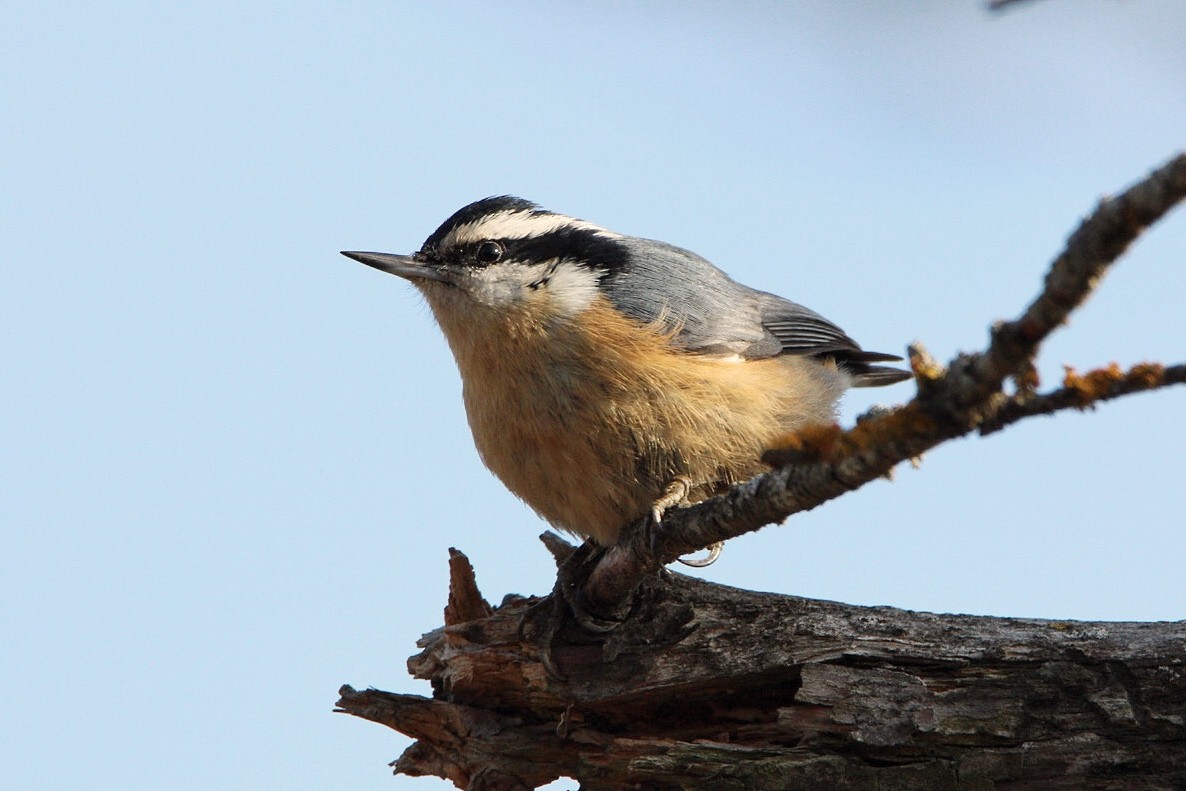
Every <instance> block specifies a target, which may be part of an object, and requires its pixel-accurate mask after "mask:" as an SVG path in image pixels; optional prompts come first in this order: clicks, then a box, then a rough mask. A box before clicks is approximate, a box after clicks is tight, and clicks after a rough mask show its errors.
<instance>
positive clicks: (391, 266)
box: [342, 250, 448, 283]
mask: <svg viewBox="0 0 1186 791" xmlns="http://www.w3.org/2000/svg"><path fill="white" fill-rule="evenodd" d="M342 255H344V256H346V257H347V258H353V259H354V260H355V261H359V262H361V263H364V264H366V265H367V266H373V267H374V268H375V269H378V270H379V271H380V272H386V273H387V274H389V275H399V276H400V277H402V278H406V279H408V280H439V281H441V282H442V283H445V282H448V278H447V277H446V276H445V273H444V272H442V271H440V270H439V269H437V268H436V267H432V266H429V265H427V264H424V263H422V262H420V261H417V260H416V259H415V258H413V257H412V256H410V255H392V254H391V253H356V252H351V251H349V250H343V251H342Z"/></svg>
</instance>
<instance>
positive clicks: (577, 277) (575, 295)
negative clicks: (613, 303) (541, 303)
mask: <svg viewBox="0 0 1186 791" xmlns="http://www.w3.org/2000/svg"><path fill="white" fill-rule="evenodd" d="M541 291H545V292H546V294H545V295H544V296H545V298H546V299H549V300H550V301H551V303H552V304H553V305H554V306H555V309H556V310H557V312H559V313H561V314H562V315H565V316H575V315H576V314H577V313H580V312H581V311H583V310H584V309H585V308H587V307H589V305H591V304H593V300H594V299H596V298H597V293H598V292H597V276H596V275H595V274H594V273H593V272H592V271H590V270H589V269H586V268H585V267H578V266H573V265H570V264H561V265H560V266H559V267H557V268H556V271H555V272H553V273H552V276H551V277H550V278H549V279H548V284H547V285H546V286H543V287H542V288H541Z"/></svg>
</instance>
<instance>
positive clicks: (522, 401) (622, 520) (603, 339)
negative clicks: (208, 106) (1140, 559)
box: [343, 196, 910, 546]
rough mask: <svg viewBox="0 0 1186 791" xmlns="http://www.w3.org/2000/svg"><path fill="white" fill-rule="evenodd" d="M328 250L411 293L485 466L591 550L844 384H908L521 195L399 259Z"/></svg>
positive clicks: (706, 480)
mask: <svg viewBox="0 0 1186 791" xmlns="http://www.w3.org/2000/svg"><path fill="white" fill-rule="evenodd" d="M343 255H346V256H349V257H350V258H353V259H355V260H357V261H361V262H362V263H364V264H368V265H369V266H373V267H375V268H376V269H379V270H382V271H384V272H389V273H391V274H393V275H399V276H400V277H403V278H406V279H408V280H410V281H411V282H412V283H413V285H415V286H416V287H417V288H418V289H419V290H420V291H421V293H423V294H424V297H425V298H426V299H427V301H428V304H429V306H430V307H431V308H432V312H433V315H434V316H435V317H436V320H437V322H438V323H439V324H440V326H441V329H442V330H443V331H444V333H445V337H446V339H447V340H448V343H449V346H450V348H451V349H452V351H453V356H454V357H455V359H456V361H457V366H458V368H459V369H460V372H461V379H462V382H463V395H464V401H465V408H466V414H467V415H468V418H469V424H470V428H471V429H472V431H473V435H474V442H475V443H476V445H477V448H478V452H479V454H480V455H481V457H482V461H483V462H485V464H486V466H487V467H489V468H490V470H491V471H492V472H493V473H494V474H495V475H496V476H498V478H499V479H500V480H501V481H502V482H503V483H504V484H505V485H506V486H507V488H509V489H510V490H511V491H512V492H514V493H515V494H516V495H518V496H519V497H520V498H522V499H523V500H524V501H525V502H526V503H527V504H528V505H530V506H531V507H532V508H533V509H535V511H536V512H537V513H538V514H539V515H540V516H542V517H543V518H544V519H546V520H547V521H548V522H550V523H551V524H552V525H554V526H555V527H558V528H561V529H563V530H566V531H568V532H571V533H574V534H576V535H578V536H582V537H587V538H591V539H592V540H593V541H594V542H596V543H597V544H599V545H602V546H609V545H612V544H613V543H615V542H616V541H617V540H618V537H619V535H620V534H621V532H622V529H623V528H624V527H626V526H627V525H629V524H632V523H634V522H637V521H639V520H641V519H643V518H645V517H647V516H648V515H650V514H653V515H654V517H655V518H656V520H657V519H658V517H659V516H661V514H662V511H663V509H664V508H666V507H668V506H670V505H674V504H677V503H681V504H682V503H690V502H696V501H699V500H702V499H705V498H706V497H709V496H712V495H713V494H716V493H718V492H720V491H722V490H723V489H724V488H726V487H728V486H729V485H730V484H733V483H735V482H738V481H743V480H746V479H748V478H750V477H752V476H754V475H756V474H758V473H760V472H763V471H764V470H766V469H767V466H766V465H765V464H763V463H762V461H761V456H762V453H763V451H764V450H766V449H767V448H769V447H770V446H771V445H772V444H773V443H774V442H775V441H776V440H777V439H778V438H779V437H782V436H784V435H786V434H787V433H789V432H794V431H796V430H798V429H801V428H803V427H804V426H807V425H810V424H813V423H831V422H833V421H835V419H836V406H837V403H838V401H839V399H840V396H841V394H842V393H843V392H844V390H845V389H847V388H848V387H852V386H855V387H875V386H881V385H889V384H893V383H895V382H900V381H902V380H904V379H908V378H909V377H910V374H909V373H907V372H906V371H902V370H899V369H897V368H892V367H887V366H882V365H878V364H877V363H881V362H886V361H892V360H898V359H901V358H899V357H897V356H895V355H892V354H882V353H878V352H866V351H864V350H862V349H861V347H860V346H859V345H858V344H857V343H856V342H855V341H854V340H853V339H852V338H850V337H848V335H846V334H845V333H844V331H843V330H841V329H840V328H839V327H837V326H836V325H835V324H833V323H832V322H830V321H828V320H827V319H825V318H824V317H822V316H820V315H819V314H818V313H815V312H814V311H811V310H809V309H807V308H805V307H803V306H802V305H798V304H796V303H794V302H790V301H788V300H786V299H783V298H782V297H778V296H775V295H774V294H769V293H767V292H765V291H758V290H756V289H752V288H749V287H748V286H744V285H741V284H740V283H737V282H736V281H734V280H732V279H731V278H730V277H729V276H728V275H726V274H725V273H724V272H722V271H721V270H720V269H718V268H717V267H715V266H713V265H712V264H711V263H709V262H708V261H706V260H705V259H703V258H701V257H700V256H698V255H696V254H695V253H692V252H689V251H687V250H683V249H681V248H678V247H674V246H672V245H669V244H665V243H663V242H657V241H652V240H649V239H640V238H637V237H633V236H625V235H623V234H619V233H614V232H613V231H609V230H606V229H604V228H601V227H599V226H596V225H593V224H592V223H588V222H585V221H583V220H578V219H575V218H573V217H567V216H565V215H563V214H555V213H553V212H549V211H545V210H544V209H541V208H539V207H538V206H536V205H535V204H533V203H530V202H528V201H525V200H522V199H520V198H513V197H505V196H504V197H494V198H486V199H484V200H480V201H477V202H476V203H471V204H470V205H468V206H466V207H465V208H463V209H461V210H460V211H458V212H457V213H455V214H454V215H453V216H452V217H450V218H449V219H447V220H445V222H444V224H442V225H441V227H439V228H438V229H437V230H436V231H434V232H433V234H432V235H431V236H429V237H428V239H427V240H426V241H425V242H424V245H423V246H422V247H421V248H420V250H419V252H416V253H414V254H412V255H390V254H386V253H362V252H344V253H343Z"/></svg>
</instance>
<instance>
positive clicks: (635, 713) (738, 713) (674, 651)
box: [338, 576, 1186, 791]
mask: <svg viewBox="0 0 1186 791" xmlns="http://www.w3.org/2000/svg"><path fill="white" fill-rule="evenodd" d="M454 585H455V586H456V585H457V577H456V576H454ZM465 587H467V588H469V589H471V590H472V591H473V592H474V593H475V594H476V591H477V587H476V585H474V584H473V583H472V579H471V580H470V581H469V582H467V583H465ZM456 595H457V594H456V587H455V592H454V594H453V595H451V600H452V599H453V598H455V597H456ZM478 598H479V599H480V596H479V597H478ZM530 603H531V600H525V599H512V600H510V601H508V602H507V603H504V604H503V606H502V607H500V608H498V609H497V610H494V611H493V613H492V614H491V615H490V616H489V617H484V618H479V619H476V620H473V621H465V622H457V623H452V624H449V625H446V626H445V627H443V628H441V629H438V630H436V631H434V632H431V633H429V634H427V635H425V636H424V638H423V639H422V640H421V641H420V645H421V646H422V647H423V649H424V650H423V651H422V652H421V653H420V654H418V655H416V656H414V657H412V658H411V659H410V660H409V662H408V666H409V669H410V670H411V671H412V673H413V675H415V676H416V677H418V678H424V679H428V680H430V681H431V682H432V685H433V689H434V697H435V698H436V699H435V700H427V699H423V698H417V697H416V696H410V695H394V694H391V693H387V692H379V691H376V690H368V691H365V692H356V691H355V690H354V689H352V688H350V687H343V688H342V690H341V695H342V698H341V700H340V701H339V702H338V705H339V707H340V710H342V711H345V712H348V713H350V714H354V715H356V716H359V717H364V718H366V719H369V720H373V721H375V722H379V723H382V724H384V725H387V726H389V727H392V728H395V729H396V730H399V731H402V732H404V733H407V734H409V735H411V736H413V737H415V738H417V739H419V740H420V741H418V742H417V743H416V744H415V745H413V746H412V747H411V748H409V749H408V751H407V752H406V753H405V754H404V755H403V756H402V757H401V758H400V759H399V760H398V761H396V762H395V764H394V766H395V767H396V771H397V772H404V773H407V774H413V775H419V774H432V775H437V776H440V777H445V778H448V779H449V780H451V781H453V782H454V783H455V784H456V785H457V786H458V787H460V788H471V789H491V788H498V789H526V788H532V787H535V786H537V785H541V784H544V783H547V782H549V781H551V780H553V779H555V778H557V777H559V776H562V775H566V776H569V777H575V778H577V779H578V780H580V782H581V788H582V789H583V791H599V790H600V789H620V788H647V789H659V790H662V789H677V788H711V789H739V790H740V789H756V790H760V789H786V788H795V789H801V790H802V791H813V790H814V789H820V790H821V791H822V790H823V789H827V790H828V791H832V790H833V789H872V788H895V789H900V790H901V791H909V790H910V789H926V790H927V791H943V790H944V789H977V790H979V789H993V788H1006V787H1007V788H1009V789H1013V790H1014V791H1020V790H1021V789H1035V790H1037V789H1041V790H1042V791H1046V790H1047V789H1071V788H1074V789H1103V788H1110V789H1138V788H1140V789H1171V788H1182V787H1186V622H1179V623H1150V624H1140V623H1084V622H1067V621H1040V620H1025V619H1008V618H985V617H972V616H959V615H928V614H923V613H912V612H907V611H904V610H897V609H893V608H889V607H853V606H848V605H842V604H836V603H832V602H821V601H810V600H807V599H799V598H795V597H789V596H777V595H774V594H766V593H753V592H748V591H741V590H737V589H734V588H727V587H724V586H721V585H714V584H711V583H707V582H703V581H699V580H695V579H690V578H686V577H680V576H675V577H673V578H671V579H667V580H659V579H650V580H648V581H647V582H646V583H644V585H643V590H642V595H641V596H640V597H639V604H638V607H639V610H638V611H636V612H635V613H634V614H633V616H632V617H631V618H630V619H629V620H627V622H626V623H625V624H624V625H623V626H622V627H621V629H619V630H617V631H615V632H614V633H613V634H611V635H609V636H605V637H602V638H597V639H591V638H590V637H589V636H588V635H581V634H572V635H568V637H570V638H572V640H571V641H564V642H563V643H562V644H559V645H558V646H557V647H556V649H555V654H554V656H553V660H554V661H555V662H556V663H557V665H558V666H559V667H560V669H561V670H562V671H563V675H564V679H563V680H561V679H559V678H557V677H553V676H551V675H549V673H548V672H547V671H546V669H545V667H544V666H543V665H542V664H541V661H540V655H539V652H538V651H537V650H536V647H535V646H532V645H530V644H525V643H524V642H523V641H522V640H521V639H520V635H519V623H520V620H521V618H522V617H523V614H524V612H525V610H526V609H527V608H528V605H529V604H530Z"/></svg>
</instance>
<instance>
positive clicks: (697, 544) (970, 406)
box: [582, 154, 1186, 613]
mask: <svg viewBox="0 0 1186 791" xmlns="http://www.w3.org/2000/svg"><path fill="white" fill-rule="evenodd" d="M1184 197H1186V154H1179V155H1177V156H1175V157H1174V158H1172V159H1171V160H1169V162H1167V163H1166V164H1165V165H1163V166H1162V167H1161V168H1159V169H1157V170H1155V171H1154V172H1152V173H1150V174H1149V175H1148V176H1147V177H1146V178H1144V179H1143V180H1141V181H1140V182H1138V183H1136V184H1135V185H1133V186H1132V187H1130V188H1129V189H1127V190H1125V191H1124V192H1123V193H1121V194H1120V195H1118V196H1116V197H1114V198H1104V199H1103V200H1101V201H1100V203H1099V205H1098V206H1097V207H1096V209H1095V211H1093V212H1092V213H1091V215H1090V216H1088V217H1087V218H1086V219H1085V220H1083V222H1082V223H1081V224H1080V225H1079V227H1078V228H1077V229H1076V230H1075V232H1074V233H1072V234H1071V236H1070V238H1069V239H1068V240H1067V244H1066V247H1065V249H1064V250H1063V252H1062V253H1061V254H1060V255H1059V256H1058V258H1056V259H1055V260H1054V262H1053V263H1052V264H1051V267H1050V271H1049V272H1048V274H1047V275H1046V280H1045V284H1044V287H1043V289H1042V291H1041V293H1040V294H1039V295H1038V296H1037V298H1036V299H1035V300H1034V301H1033V302H1032V303H1031V304H1030V305H1029V306H1028V307H1027V308H1026V309H1025V310H1024V311H1023V312H1022V314H1021V315H1020V316H1019V317H1018V318H1016V319H1014V320H1013V321H1008V322H998V323H997V324H996V325H994V327H993V329H992V332H991V340H990V343H989V346H988V348H987V349H986V350H985V351H983V352H980V353H978V354H961V355H959V356H958V357H956V359H954V360H953V361H952V362H951V363H950V364H949V365H948V366H947V367H944V366H942V365H940V364H939V363H937V362H936V361H935V360H934V359H933V358H932V357H931V356H930V354H929V353H927V352H926V350H925V349H924V348H923V347H922V346H921V345H920V344H914V345H913V346H911V348H910V363H911V367H912V369H913V371H914V374H915V379H916V382H917V385H918V392H917V395H916V396H915V397H914V398H913V399H912V400H911V401H910V402H909V403H907V404H904V405H902V406H900V407H897V408H895V409H892V410H888V411H886V412H884V413H883V414H880V415H878V416H876V417H873V418H870V419H869V420H866V421H863V422H860V423H858V424H857V426H855V427H854V428H852V429H850V430H848V431H842V430H840V429H839V428H838V427H835V426H830V427H829V426H820V427H814V428H811V429H808V430H806V431H803V432H799V433H798V434H797V435H794V436H791V437H787V438H786V440H785V442H784V443H783V444H782V445H781V446H780V447H777V448H774V449H772V450H771V452H770V453H769V454H768V456H767V460H768V461H770V462H771V463H774V464H781V465H783V466H782V467H781V468H780V469H776V470H774V471H773V472H770V473H767V474H765V475H759V476H758V477H756V478H754V479H752V480H750V481H747V482H745V483H743V484H740V485H738V486H735V487H733V489H731V490H730V491H729V492H727V493H725V494H724V495H722V496H720V497H716V498H713V499H711V500H707V501H705V502H703V503H700V504H698V505H695V506H693V507H691V508H687V509H678V510H673V511H670V512H669V513H668V515H667V516H666V517H665V518H664V523H663V526H662V529H661V530H659V531H657V532H656V531H650V530H646V529H644V527H643V526H639V527H638V528H637V529H635V530H633V531H632V532H630V533H629V534H628V535H627V536H626V537H625V538H624V540H622V541H621V542H620V543H618V544H617V545H615V546H613V547H611V548H610V549H609V550H607V551H606V553H605V554H604V555H603V556H602V558H601V559H600V561H599V562H598V563H597V565H596V566H595V567H594V568H593V569H592V570H591V571H590V573H589V576H588V580H587V582H586V583H585V585H584V589H583V591H582V593H583V595H582V598H583V600H584V602H585V603H586V604H587V605H588V606H589V608H590V609H591V610H593V611H594V612H605V613H612V612H614V611H616V610H620V609H621V605H622V603H623V602H624V601H625V600H626V599H628V597H629V596H630V594H631V592H632V591H633V590H634V589H635V588H636V587H637V586H638V583H639V582H640V581H641V580H642V579H643V577H644V576H646V575H647V574H649V573H652V572H653V571H654V570H655V569H657V568H659V567H661V566H663V565H666V564H667V563H671V562H672V561H674V560H675V559H676V558H678V557H681V556H683V555H687V554H689V553H691V552H695V551H697V550H700V549H703V548H704V547H707V546H709V545H711V544H714V543H717V542H720V541H725V540H727V539H730V538H735V537H737V536H739V535H743V534H745V533H748V532H751V531H754V530H757V529H759V528H761V527H764V526H765V525H768V524H773V523H777V522H782V521H783V520H785V519H786V518H787V517H789V516H791V515H793V514H796V513H799V512H801V511H807V510H810V509H812V508H815V507H816V506H818V505H820V504H822V503H825V502H827V501H828V500H831V499H834V498H836V497H839V496H840V495H842V494H845V493H846V492H849V491H852V490H853V489H857V488H859V487H860V486H863V485H864V484H866V483H868V482H869V481H872V480H875V479H877V478H880V477H882V476H884V475H886V474H888V473H889V472H890V471H891V470H892V469H893V468H894V466H896V465H897V464H899V463H901V462H903V461H906V460H908V459H912V458H916V457H918V456H921V455H922V454H923V453H924V452H925V451H927V450H930V449H931V448H933V447H935V446H936V445H938V444H940V443H942V442H945V441H947V440H949V439H953V438H956V437H960V436H964V435H966V434H969V433H971V432H973V431H977V430H981V429H982V427H985V429H984V431H983V433H986V434H987V433H992V431H995V430H999V429H1000V428H1001V427H1003V426H1004V425H1007V424H1008V423H1012V422H1016V420H1019V419H1021V418H1022V417H1025V416H1026V413H1025V410H1024V409H1023V408H1022V406H1021V405H1022V404H1024V403H1026V402H1029V401H1032V398H1033V396H1032V391H1033V389H1034V388H1036V386H1037V384H1038V382H1037V374H1036V371H1035V368H1034V363H1033V360H1034V358H1035V357H1036V355H1037V353H1038V350H1039V347H1040V345H1041V343H1042V341H1043V340H1045V339H1046V337H1047V336H1048V335H1049V334H1050V333H1051V332H1053V331H1054V330H1055V329H1056V328H1058V327H1059V326H1061V325H1062V324H1063V323H1064V322H1065V321H1066V319H1067V317H1068V316H1069V315H1070V313H1071V311H1073V310H1074V309H1075V308H1077V307H1078V306H1080V305H1081V304H1083V302H1084V301H1085V300H1086V299H1087V298H1088V297H1089V296H1090V295H1091V293H1092V292H1093V291H1094V290H1095V288H1096V287H1097V286H1098V285H1099V283H1100V280H1101V279H1102V277H1103V275H1104V273H1105V272H1106V271H1107V269H1108V267H1109V266H1111V265H1112V264H1113V263H1114V262H1115V261H1116V260H1117V259H1118V258H1119V257H1120V256H1121V255H1122V254H1123V253H1124V251H1125V250H1127V249H1128V247H1129V245H1131V244H1132V243H1133V242H1134V241H1135V240H1136V239H1137V238H1138V237H1139V236H1140V235H1141V234H1142V233H1143V232H1144V230H1145V229H1146V228H1147V227H1149V226H1150V225H1151V224H1152V223H1154V222H1156V221H1157V220H1158V219H1160V218H1161V217H1163V216H1164V215H1165V214H1166V213H1167V212H1168V211H1169V210H1170V209H1172V208H1173V207H1174V206H1175V205H1177V204H1178V203H1179V202H1180V201H1181V200H1182V199H1183V198H1184ZM1134 370H1135V369H1134ZM1008 378H1013V379H1014V381H1015V382H1016V385H1017V393H1016V394H1014V395H1012V396H1007V395H1006V394H1005V393H1004V391H1003V388H1004V384H1005V381H1006V379H1008ZM1138 378H1139V377H1138ZM1178 381H1179V380H1178V379H1174V378H1171V380H1170V381H1166V382H1165V384H1171V383H1176V382H1178ZM1139 389H1140V388H1137V387H1135V385H1133V384H1131V383H1130V385H1129V386H1128V389H1123V388H1122V391H1117V392H1116V393H1115V394H1113V395H1110V396H1107V397H1113V398H1114V397H1116V396H1118V395H1122V394H1124V393H1127V392H1137V391H1138V390H1139ZM1145 389H1148V388H1145ZM1061 397H1062V398H1066V399H1068V400H1070V401H1073V400H1074V398H1075V397H1076V396H1075V394H1074V393H1067V394H1065V395H1063V396H1061ZM1051 398H1053V399H1054V400H1055V401H1057V400H1058V398H1057V397H1055V396H1054V395H1053V394H1052V395H1051V396H1048V397H1047V399H1051ZM1040 403H1042V402H1041V401H1036V402H1034V404H1035V406H1036V405H1037V404H1040ZM1047 403H1053V401H1050V400H1048V401H1047ZM1031 408H1032V407H1031ZM1002 411H1004V412H1005V416H1004V417H1003V418H1002V417H999V415H1000V413H1001V412H1002ZM1033 414H1041V412H1040V411H1039V412H1033Z"/></svg>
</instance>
